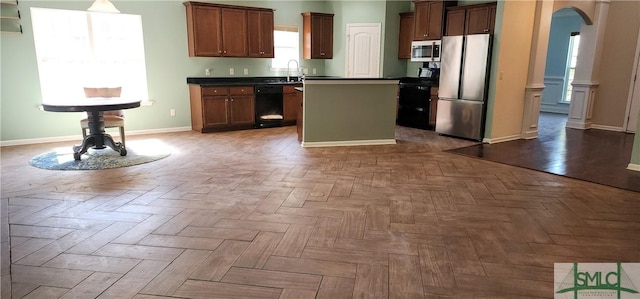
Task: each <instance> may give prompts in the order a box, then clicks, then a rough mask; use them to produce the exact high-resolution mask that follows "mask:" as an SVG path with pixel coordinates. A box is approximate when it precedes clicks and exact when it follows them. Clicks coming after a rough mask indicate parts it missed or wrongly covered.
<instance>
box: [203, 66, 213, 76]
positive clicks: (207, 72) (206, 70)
mask: <svg viewBox="0 0 640 299" xmlns="http://www.w3.org/2000/svg"><path fill="white" fill-rule="evenodd" d="M204 75H205V76H211V69H209V68H207V69H204Z"/></svg>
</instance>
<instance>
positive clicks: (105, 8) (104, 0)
mask: <svg viewBox="0 0 640 299" xmlns="http://www.w3.org/2000/svg"><path fill="white" fill-rule="evenodd" d="M87 11H91V12H108V13H120V11H119V10H118V9H117V8H116V7H115V6H114V5H113V3H111V1H109V0H96V1H95V2H93V4H92V5H91V7H89V8H88V9H87Z"/></svg>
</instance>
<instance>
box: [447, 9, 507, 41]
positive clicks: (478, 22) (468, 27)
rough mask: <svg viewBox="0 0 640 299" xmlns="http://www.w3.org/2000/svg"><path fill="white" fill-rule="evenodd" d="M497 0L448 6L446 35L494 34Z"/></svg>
mask: <svg viewBox="0 0 640 299" xmlns="http://www.w3.org/2000/svg"><path fill="white" fill-rule="evenodd" d="M496 7H497V4H496V2H493V3H483V4H476V5H468V6H458V7H449V8H447V22H446V29H445V35H463V34H483V33H489V34H493V32H494V27H495V22H496Z"/></svg>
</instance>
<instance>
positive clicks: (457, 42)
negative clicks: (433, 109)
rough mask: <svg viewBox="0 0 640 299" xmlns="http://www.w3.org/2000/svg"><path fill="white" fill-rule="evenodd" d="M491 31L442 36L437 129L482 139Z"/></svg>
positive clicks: (453, 134)
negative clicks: (489, 32) (488, 32)
mask: <svg viewBox="0 0 640 299" xmlns="http://www.w3.org/2000/svg"><path fill="white" fill-rule="evenodd" d="M490 54H491V35H489V34H473V35H458V36H445V37H443V38H442V53H441V58H440V59H441V60H440V61H441V69H440V87H439V92H438V98H439V101H438V110H437V114H436V132H438V133H440V134H444V135H451V136H457V137H463V138H468V139H474V140H481V139H482V137H483V134H484V123H485V114H486V113H485V112H486V102H487V90H488V84H489V65H490V56H491V55H490Z"/></svg>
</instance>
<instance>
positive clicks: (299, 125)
mask: <svg viewBox="0 0 640 299" xmlns="http://www.w3.org/2000/svg"><path fill="white" fill-rule="evenodd" d="M296 96H297V97H298V99H299V102H300V105H298V110H297V111H298V113H297V114H298V118H297V119H296V131H297V132H298V141H300V142H302V120H303V119H302V115H303V109H302V108H303V107H302V96H303V94H302V92H299V91H298V92H297V94H296Z"/></svg>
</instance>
